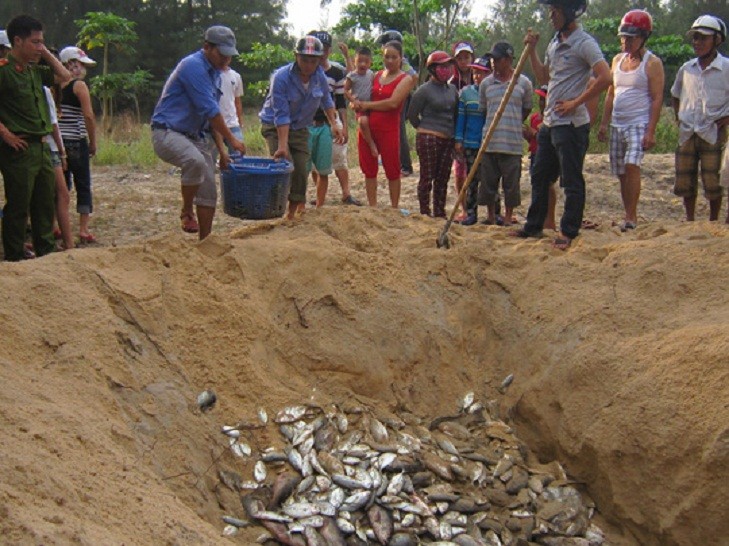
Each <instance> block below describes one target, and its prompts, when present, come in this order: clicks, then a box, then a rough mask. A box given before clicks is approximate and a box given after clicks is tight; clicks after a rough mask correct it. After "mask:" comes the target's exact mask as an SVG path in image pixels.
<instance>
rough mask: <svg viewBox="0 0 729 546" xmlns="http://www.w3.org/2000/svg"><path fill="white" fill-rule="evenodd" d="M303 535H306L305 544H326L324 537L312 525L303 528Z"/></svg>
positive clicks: (315, 545)
mask: <svg viewBox="0 0 729 546" xmlns="http://www.w3.org/2000/svg"><path fill="white" fill-rule="evenodd" d="M304 536H305V537H306V545H307V546H327V541H326V539H325V538H324V537H323V536H321V535H320V534H319V532H318V531H317V530H316V529H314V528H313V527H307V528H306V529H304Z"/></svg>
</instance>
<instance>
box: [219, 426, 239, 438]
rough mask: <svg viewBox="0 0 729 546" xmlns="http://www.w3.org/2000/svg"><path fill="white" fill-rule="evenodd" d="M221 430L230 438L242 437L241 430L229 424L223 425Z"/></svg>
mask: <svg viewBox="0 0 729 546" xmlns="http://www.w3.org/2000/svg"><path fill="white" fill-rule="evenodd" d="M220 432H222V433H223V434H225V435H226V436H228V437H229V438H240V430H238V429H237V428H235V427H231V426H229V425H223V426H222V427H220Z"/></svg>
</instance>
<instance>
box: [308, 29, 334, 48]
mask: <svg viewBox="0 0 729 546" xmlns="http://www.w3.org/2000/svg"><path fill="white" fill-rule="evenodd" d="M308 35H309V36H314V38H319V41H320V42H321V43H322V45H323V46H324V47H331V46H332V35H331V34H329V33H328V32H327V31H326V30H312V31H311V32H309V34H308Z"/></svg>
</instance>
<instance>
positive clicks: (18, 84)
mask: <svg viewBox="0 0 729 546" xmlns="http://www.w3.org/2000/svg"><path fill="white" fill-rule="evenodd" d="M6 61H7V62H2V61H0V121H1V122H2V123H3V124H4V125H5V127H7V128H8V130H10V131H12V132H13V133H15V134H19V135H37V136H43V135H48V134H50V133H51V131H52V130H53V128H52V127H51V114H50V112H49V110H48V103H47V102H46V96H45V93H44V92H43V86H44V85H46V86H48V87H50V86H52V85H53V72H52V71H51V69H50V67H48V66H37V65H33V64H31V65H28V66H26V67H22V66H21V65H20V63H19V62H18V61H17V60H15V58H14V57H13V56H12V55H8V57H7V59H6Z"/></svg>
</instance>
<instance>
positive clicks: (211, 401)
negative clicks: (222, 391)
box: [197, 389, 218, 412]
mask: <svg viewBox="0 0 729 546" xmlns="http://www.w3.org/2000/svg"><path fill="white" fill-rule="evenodd" d="M217 401H218V397H217V396H216V394H215V391H213V390H212V389H208V390H205V391H202V392H201V393H200V394H198V395H197V406H198V407H199V408H200V411H203V412H205V411H209V410H211V409H213V406H215V402H217Z"/></svg>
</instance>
